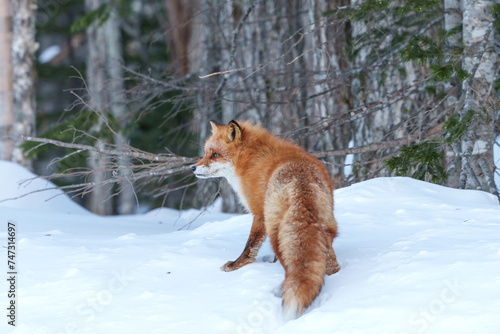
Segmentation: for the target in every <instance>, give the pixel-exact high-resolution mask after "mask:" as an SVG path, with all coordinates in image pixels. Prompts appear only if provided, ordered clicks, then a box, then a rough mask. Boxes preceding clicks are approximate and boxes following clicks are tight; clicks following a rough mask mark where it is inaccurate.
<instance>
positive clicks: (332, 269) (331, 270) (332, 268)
mask: <svg viewBox="0 0 500 334" xmlns="http://www.w3.org/2000/svg"><path fill="white" fill-rule="evenodd" d="M339 270H340V265H339V264H338V262H337V261H332V260H331V259H328V261H327V263H326V274H327V275H333V274H335V273H336V272H338V271H339Z"/></svg>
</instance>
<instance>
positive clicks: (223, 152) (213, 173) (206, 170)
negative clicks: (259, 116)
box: [191, 121, 242, 179]
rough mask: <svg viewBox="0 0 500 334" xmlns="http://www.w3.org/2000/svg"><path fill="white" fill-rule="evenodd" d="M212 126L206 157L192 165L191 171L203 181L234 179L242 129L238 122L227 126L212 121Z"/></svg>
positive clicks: (206, 143) (206, 146) (232, 122)
mask: <svg viewBox="0 0 500 334" xmlns="http://www.w3.org/2000/svg"><path fill="white" fill-rule="evenodd" d="M210 125H211V126H212V134H211V136H210V137H209V138H208V139H207V141H206V142H205V156H204V157H203V158H202V159H201V160H200V161H198V163H197V164H196V165H192V166H191V170H192V171H193V173H194V174H195V175H196V177H199V178H201V179H206V178H209V177H226V178H229V177H232V176H234V172H235V166H234V163H235V159H236V156H237V150H238V146H239V145H240V144H241V135H242V129H241V127H240V125H239V124H238V123H237V122H236V121H231V122H229V123H228V124H227V125H223V124H218V123H216V122H214V121H210Z"/></svg>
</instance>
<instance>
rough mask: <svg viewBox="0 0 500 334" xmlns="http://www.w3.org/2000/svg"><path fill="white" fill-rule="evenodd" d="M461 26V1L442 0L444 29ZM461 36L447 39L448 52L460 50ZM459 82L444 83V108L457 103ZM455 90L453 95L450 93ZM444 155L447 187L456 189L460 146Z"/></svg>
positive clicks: (447, 149) (446, 151) (454, 147)
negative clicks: (445, 94)
mask: <svg viewBox="0 0 500 334" xmlns="http://www.w3.org/2000/svg"><path fill="white" fill-rule="evenodd" d="M461 25H462V9H461V0H444V29H445V31H447V32H449V31H451V30H452V29H455V28H457V27H460V26H461ZM461 37H462V36H461V34H459V33H456V34H454V35H452V36H450V37H448V39H447V41H446V45H447V49H448V52H450V51H452V50H455V49H458V48H460V39H461ZM459 85H460V84H459V82H456V81H453V82H451V83H445V84H444V89H445V91H447V92H449V96H448V98H447V99H446V102H445V106H446V107H449V106H453V105H454V104H455V103H457V101H458V97H459V94H460V92H459V89H460V87H459ZM452 89H455V91H454V93H452V92H451V90H452ZM445 153H446V164H447V166H448V169H447V173H448V181H447V185H448V186H449V187H452V188H457V187H458V182H459V178H460V170H461V169H462V164H461V160H460V145H453V148H449V147H447V148H446V150H445Z"/></svg>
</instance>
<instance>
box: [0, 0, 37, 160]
mask: <svg viewBox="0 0 500 334" xmlns="http://www.w3.org/2000/svg"><path fill="white" fill-rule="evenodd" d="M8 2H9V1H6V0H4V1H3V4H2V5H1V7H2V8H3V10H2V11H4V10H5V9H6V8H5V7H6V6H7V7H8V6H9V4H8ZM10 7H11V14H12V15H11V17H10V21H11V23H12V39H11V45H10V47H9V45H8V44H7V43H5V39H4V43H5V44H4V45H5V49H4V48H2V52H4V53H6V52H8V51H10V52H11V64H10V65H9V64H8V59H6V61H7V62H6V64H5V65H6V66H9V67H10V68H11V69H12V72H11V71H10V69H9V68H8V67H6V68H5V71H6V73H5V74H6V77H5V79H2V80H5V82H6V84H7V85H8V83H7V81H11V82H10V85H12V90H11V93H12V95H11V97H9V95H10V92H9V90H10V89H9V88H7V87H6V89H5V92H6V94H5V97H6V102H2V103H6V104H5V105H6V107H7V109H6V110H5V111H4V112H2V113H3V114H5V115H4V116H3V117H6V119H5V120H2V121H6V123H5V125H7V126H8V127H10V133H11V134H12V135H13V141H12V148H11V150H10V149H9V150H10V153H7V157H8V158H9V160H11V161H13V162H16V163H18V164H20V165H23V166H24V167H26V168H30V169H31V168H32V165H31V161H30V160H28V159H27V158H26V156H25V155H24V153H23V152H22V149H21V148H20V145H21V140H20V139H17V137H18V136H21V135H25V136H32V135H34V132H35V69H34V54H35V51H36V49H37V43H36V42H35V17H36V15H35V13H36V0H12V1H10ZM2 16H3V13H2ZM7 22H8V21H7ZM4 27H5V25H4ZM7 28H8V27H7ZM11 73H12V74H11ZM2 90H4V89H2ZM10 98H12V110H10V106H9V105H8V103H9V102H8V99H10ZM12 116H13V119H12ZM2 124H4V123H3V122H2ZM7 145H10V144H7Z"/></svg>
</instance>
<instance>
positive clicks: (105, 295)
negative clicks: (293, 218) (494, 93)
mask: <svg viewBox="0 0 500 334" xmlns="http://www.w3.org/2000/svg"><path fill="white" fill-rule="evenodd" d="M0 175H3V177H2V179H0V201H1V200H3V199H5V198H13V197H14V198H15V197H19V196H20V195H23V194H25V193H27V192H30V191H33V190H36V189H41V188H45V187H49V188H50V187H51V185H50V184H48V183H47V182H46V181H42V180H34V181H32V182H31V183H29V188H28V187H24V186H21V187H19V185H18V182H19V181H21V180H24V179H28V178H31V177H32V176H33V175H32V174H30V173H29V172H27V171H26V170H24V169H23V168H22V167H20V166H17V165H14V164H12V163H8V162H0ZM55 192H57V190H51V191H48V192H37V193H34V194H32V195H29V196H26V197H21V198H19V199H17V200H11V201H3V202H0V222H1V224H0V226H3V227H1V228H0V240H2V245H6V244H7V222H14V223H15V224H16V229H17V235H16V241H17V249H18V254H17V261H18V263H17V267H18V286H17V291H18V296H17V304H18V305H19V308H18V318H17V322H16V326H15V327H12V326H9V325H8V324H7V318H6V317H5V315H6V314H7V311H6V307H7V305H8V302H9V300H8V299H7V290H8V286H7V283H8V282H6V281H4V283H3V284H2V285H0V286H1V287H2V291H3V292H0V294H1V296H2V297H1V298H0V302H1V305H3V306H2V307H1V309H3V310H4V311H3V313H5V314H4V315H3V316H2V317H1V318H2V319H4V320H2V323H1V324H0V328H2V329H1V332H2V333H6V332H7V333H16V334H19V333H29V334H33V333H35V334H45V333H47V334H48V333H50V334H54V333H56V334H59V333H103V334H104V333H105V334H110V333H111V334H112V333H120V334H121V333H217V334H220V333H287V334H293V333H301V334H302V333H306V332H307V333H325V334H326V333H328V334H330V333H396V334H404V333H439V334H442V333H473V332H474V333H498V328H500V317H498V310H500V232H499V231H500V206H499V205H498V202H497V201H496V199H495V198H494V197H493V196H491V195H489V194H486V193H483V192H479V191H466V190H455V189H448V188H444V187H440V186H436V185H432V184H428V183H424V182H420V181H416V180H413V179H408V178H380V179H374V180H370V181H366V182H362V183H360V184H356V185H353V186H351V187H348V188H344V189H339V190H336V191H335V194H334V197H335V215H336V218H337V220H338V222H339V231H340V236H339V237H338V238H337V239H336V240H335V242H334V249H335V251H336V253H337V257H338V259H339V262H340V265H341V266H342V269H341V271H340V272H339V273H337V274H335V275H333V276H329V277H327V278H326V282H325V285H324V287H323V290H322V292H321V294H320V295H319V297H318V298H317V299H316V301H315V302H314V303H313V305H312V306H311V307H310V308H309V309H308V310H307V311H306V313H305V314H304V315H303V316H302V317H300V318H299V319H297V320H293V321H289V322H284V321H282V320H281V317H280V312H281V299H280V298H277V297H275V295H274V293H273V290H274V289H275V288H276V287H278V286H279V285H280V284H281V282H282V280H283V277H284V271H283V268H282V267H281V265H280V264H279V263H270V262H268V261H265V260H267V259H269V258H272V250H271V248H270V246H269V244H265V245H264V246H263V248H262V249H261V251H260V253H259V257H258V261H257V262H256V263H253V264H251V265H248V266H246V267H244V268H242V269H240V270H237V271H235V272H231V273H226V272H222V271H221V270H220V266H221V265H222V264H224V263H225V262H226V261H228V260H234V259H235V258H236V257H237V256H238V255H239V254H240V252H241V250H242V249H243V247H244V244H245V242H246V239H247V237H248V233H249V229H250V226H251V220H252V219H251V217H250V216H249V215H227V214H223V213H220V212H217V210H215V209H210V210H208V211H205V212H201V211H197V210H188V211H182V212H179V211H175V210H169V209H158V210H154V211H152V212H149V213H147V214H144V215H136V216H121V217H100V216H96V215H94V214H92V213H89V212H88V211H87V210H85V209H83V208H81V207H79V206H78V205H77V204H75V203H73V202H72V201H71V200H70V199H69V198H68V197H67V196H65V195H60V196H56V197H55V198H53V199H51V200H48V201H47V199H48V198H51V197H54V195H58V194H59V193H55ZM196 217H197V218H196ZM194 218H196V220H195V221H194V222H192V220H193V219H194ZM0 258H1V259H3V260H2V261H3V262H4V263H5V264H6V263H7V249H6V248H5V246H4V247H2V248H1V251H0ZM4 268H5V270H4V271H5V272H7V268H6V265H5V266H4Z"/></svg>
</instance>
